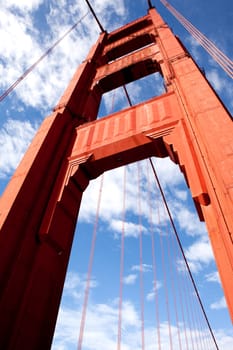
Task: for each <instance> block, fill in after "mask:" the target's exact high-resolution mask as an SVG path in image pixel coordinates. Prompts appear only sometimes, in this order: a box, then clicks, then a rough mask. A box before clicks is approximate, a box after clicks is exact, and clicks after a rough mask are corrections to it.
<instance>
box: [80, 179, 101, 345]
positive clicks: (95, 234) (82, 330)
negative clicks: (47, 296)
mask: <svg viewBox="0 0 233 350" xmlns="http://www.w3.org/2000/svg"><path fill="white" fill-rule="evenodd" d="M103 182H104V174H103V175H101V180H100V188H99V195H98V202H97V208H96V216H95V224H94V228H93V235H92V243H91V251H90V257H89V264H88V273H87V281H86V287H85V292H84V302H83V309H82V318H81V323H80V331H79V340H78V350H81V349H82V343H83V335H84V328H85V322H86V313H87V304H88V298H89V292H90V284H91V274H92V267H93V261H94V252H95V243H96V236H97V228H98V223H99V213H100V203H101V198H102V190H103Z"/></svg>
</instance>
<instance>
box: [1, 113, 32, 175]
mask: <svg viewBox="0 0 233 350" xmlns="http://www.w3.org/2000/svg"><path fill="white" fill-rule="evenodd" d="M36 129H37V125H36V124H34V125H33V124H31V123H30V122H29V121H20V120H12V119H9V120H7V121H6V122H5V123H4V124H3V127H2V129H1V130H0V178H1V177H6V176H7V175H8V176H9V175H11V173H12V171H13V170H14V169H15V168H16V166H17V165H18V163H19V161H20V160H21V158H22V156H23V155H24V153H25V150H26V148H27V146H28V145H29V143H30V141H31V139H32V137H33V135H34V134H35V132H36Z"/></svg>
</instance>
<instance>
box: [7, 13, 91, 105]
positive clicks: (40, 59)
mask: <svg viewBox="0 0 233 350" xmlns="http://www.w3.org/2000/svg"><path fill="white" fill-rule="evenodd" d="M88 13H89V11H88V12H87V13H86V14H85V15H84V16H82V17H81V18H80V19H79V20H78V21H77V22H76V23H75V24H74V25H72V27H71V28H70V29H69V30H67V32H65V33H64V34H63V35H62V36H61V37H60V38H59V39H58V40H57V41H56V42H55V43H54V44H53V45H52V46H51V47H50V48H49V49H48V50H47V51H45V53H44V54H43V55H42V56H40V58H39V59H38V60H36V61H35V62H34V63H33V64H32V65H31V66H30V67H29V68H28V69H26V70H25V72H24V73H23V74H22V75H21V76H20V77H19V78H18V79H17V80H16V81H15V82H14V83H13V84H12V85H11V86H9V88H8V89H7V90H5V92H4V93H3V94H2V95H1V96H0V102H2V101H3V100H4V99H5V98H6V97H7V96H8V95H9V94H10V93H11V92H12V91H13V90H14V89H15V88H16V87H17V86H18V85H19V83H20V82H21V81H23V80H24V79H25V78H26V77H27V76H28V75H29V74H30V73H31V72H32V71H33V70H34V69H35V68H36V67H37V66H38V64H39V63H40V62H41V61H42V60H43V59H44V58H45V57H47V56H48V55H49V54H50V53H51V52H52V51H53V50H54V49H55V47H56V46H57V45H58V44H60V42H61V41H62V40H63V39H64V38H65V37H66V36H67V35H68V34H69V33H70V32H72V31H73V30H74V29H75V28H76V27H77V26H78V24H80V23H81V22H82V21H83V20H84V18H85V17H86V16H87V15H88Z"/></svg>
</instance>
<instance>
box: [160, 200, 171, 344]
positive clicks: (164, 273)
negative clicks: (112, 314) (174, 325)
mask: <svg viewBox="0 0 233 350" xmlns="http://www.w3.org/2000/svg"><path fill="white" fill-rule="evenodd" d="M157 210H158V220H159V227H160V226H161V220H160V209H159V207H158V208H157ZM162 236H163V233H162V230H161V229H160V232H159V240H160V249H161V255H162V271H163V281H164V289H165V299H166V310H167V319H168V334H169V342H170V350H173V341H172V330H171V317H170V309H169V295H168V285H167V284H168V283H167V282H168V281H167V273H166V266H165V251H164V245H163V237H162Z"/></svg>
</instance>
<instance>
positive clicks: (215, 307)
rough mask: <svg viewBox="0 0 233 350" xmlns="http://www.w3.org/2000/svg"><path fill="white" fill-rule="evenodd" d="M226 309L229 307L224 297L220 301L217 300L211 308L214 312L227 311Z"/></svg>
mask: <svg viewBox="0 0 233 350" xmlns="http://www.w3.org/2000/svg"><path fill="white" fill-rule="evenodd" d="M226 307H227V304H226V300H225V298H224V297H222V298H221V299H220V300H217V301H215V302H214V303H212V304H211V305H210V308H211V309H213V310H220V309H225V308H226Z"/></svg>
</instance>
